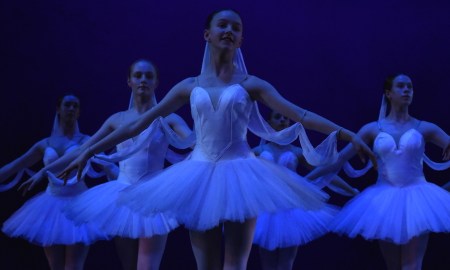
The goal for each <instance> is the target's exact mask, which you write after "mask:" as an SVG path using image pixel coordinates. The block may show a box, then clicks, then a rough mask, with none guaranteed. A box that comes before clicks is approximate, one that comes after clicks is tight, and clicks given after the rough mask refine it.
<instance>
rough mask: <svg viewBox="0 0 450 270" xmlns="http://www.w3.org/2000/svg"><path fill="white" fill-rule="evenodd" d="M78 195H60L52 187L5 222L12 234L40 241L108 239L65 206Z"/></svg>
mask: <svg viewBox="0 0 450 270" xmlns="http://www.w3.org/2000/svg"><path fill="white" fill-rule="evenodd" d="M75 197H76V196H56V195H54V194H51V193H50V192H49V191H48V190H47V191H45V192H42V193H40V194H38V195H36V196H34V197H33V198H31V199H30V200H28V201H27V202H26V203H25V204H24V205H23V206H22V207H21V208H19V210H17V211H16V212H15V213H14V214H13V215H12V216H11V217H10V218H9V219H8V220H6V221H5V223H4V224H3V228H2V231H3V232H4V233H5V234H6V235H8V236H9V237H21V238H24V239H25V240H27V241H29V242H31V243H33V244H36V245H39V246H51V245H72V244H85V245H88V244H91V243H92V242H94V241H96V240H100V239H106V238H107V237H106V235H105V234H104V233H102V232H101V231H100V230H99V229H98V228H97V227H96V226H94V225H92V224H81V225H76V224H75V223H74V222H73V221H71V220H69V219H68V218H66V216H65V215H64V213H63V212H62V209H63V208H64V207H65V206H66V205H67V204H68V203H70V202H71V201H72V200H73V199H74V198H75Z"/></svg>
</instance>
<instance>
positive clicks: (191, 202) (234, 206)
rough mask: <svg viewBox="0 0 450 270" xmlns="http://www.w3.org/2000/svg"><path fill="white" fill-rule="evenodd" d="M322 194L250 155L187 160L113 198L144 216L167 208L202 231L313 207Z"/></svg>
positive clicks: (323, 196) (186, 223)
mask: <svg viewBox="0 0 450 270" xmlns="http://www.w3.org/2000/svg"><path fill="white" fill-rule="evenodd" d="M280 195H281V196H280ZM327 198H328V195H327V194H325V193H323V192H322V191H320V190H319V189H317V188H316V187H315V186H313V185H312V184H309V183H308V182H307V180H305V179H304V178H302V177H301V176H299V175H297V174H296V173H293V172H291V171H290V170H289V169H287V168H284V167H282V166H279V165H277V164H275V163H273V162H270V161H266V160H263V159H260V158H255V157H254V156H251V157H249V158H239V159H231V160H222V161H218V162H209V161H198V160H189V159H188V160H185V161H182V162H180V163H177V164H175V165H172V166H171V167H169V168H168V169H165V170H164V171H163V172H162V173H160V174H159V175H157V176H155V177H154V178H153V179H151V180H149V181H143V182H140V183H137V184H136V185H133V186H130V187H129V188H127V189H125V190H124V192H123V193H122V197H121V198H119V200H120V203H124V204H126V205H127V206H129V207H130V208H131V209H133V210H135V211H138V212H140V213H142V214H144V215H152V214H153V213H158V212H163V213H164V212H170V213H171V214H174V215H175V216H176V217H177V220H178V221H179V222H180V223H183V224H185V226H186V227H187V228H190V229H195V230H207V229H210V228H213V227H215V226H217V225H218V224H219V223H220V222H223V221H238V222H243V221H244V220H245V219H248V218H253V217H256V216H258V215H259V214H260V213H262V212H275V211H278V210H280V209H292V208H299V207H303V208H306V209H319V208H321V207H323V206H324V202H323V201H325V200H326V199H327Z"/></svg>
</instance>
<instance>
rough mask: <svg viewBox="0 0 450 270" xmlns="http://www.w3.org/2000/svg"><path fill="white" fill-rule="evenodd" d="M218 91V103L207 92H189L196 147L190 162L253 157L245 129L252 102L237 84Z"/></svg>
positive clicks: (217, 89)
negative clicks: (213, 102) (193, 160)
mask: <svg viewBox="0 0 450 270" xmlns="http://www.w3.org/2000/svg"><path fill="white" fill-rule="evenodd" d="M214 91H221V93H220V95H219V99H218V101H217V104H214V105H213V104H212V101H211V98H210V96H209V94H208V92H207V91H206V90H205V89H204V88H202V87H195V88H194V89H193V90H192V92H191V97H190V102H191V112H192V118H193V119H194V125H195V133H196V138H197V141H196V145H195V149H194V151H193V152H192V155H191V159H198V160H208V161H218V160H220V159H233V158H237V157H247V156H249V155H253V154H252V153H251V151H250V148H249V146H248V144H247V127H248V123H249V119H250V114H251V111H252V106H253V102H252V101H251V99H250V96H249V95H248V94H247V92H246V91H245V89H244V88H243V87H242V86H241V85H239V84H233V85H230V86H225V87H223V88H220V89H219V88H215V89H214Z"/></svg>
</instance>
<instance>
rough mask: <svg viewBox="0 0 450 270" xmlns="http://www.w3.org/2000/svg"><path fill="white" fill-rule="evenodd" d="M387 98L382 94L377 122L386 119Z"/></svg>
mask: <svg viewBox="0 0 450 270" xmlns="http://www.w3.org/2000/svg"><path fill="white" fill-rule="evenodd" d="M386 99H387V97H386V95H385V94H383V96H382V98H381V107H380V113H379V114H378V121H381V120H382V119H384V118H386V113H387V101H386Z"/></svg>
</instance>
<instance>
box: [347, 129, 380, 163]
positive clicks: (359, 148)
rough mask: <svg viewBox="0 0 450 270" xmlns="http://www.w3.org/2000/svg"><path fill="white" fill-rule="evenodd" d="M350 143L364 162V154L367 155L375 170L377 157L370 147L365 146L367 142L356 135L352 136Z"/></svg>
mask: <svg viewBox="0 0 450 270" xmlns="http://www.w3.org/2000/svg"><path fill="white" fill-rule="evenodd" d="M352 144H353V147H354V148H355V150H356V153H358V156H359V158H360V159H361V161H362V162H364V163H366V159H365V157H364V155H367V156H368V157H369V158H370V160H371V161H372V164H373V168H374V169H375V170H377V168H378V164H377V158H376V156H375V154H374V153H373V152H372V150H371V149H370V147H369V146H367V144H366V143H365V142H364V141H363V140H362V139H361V138H360V137H359V136H358V135H355V136H353V139H352Z"/></svg>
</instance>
